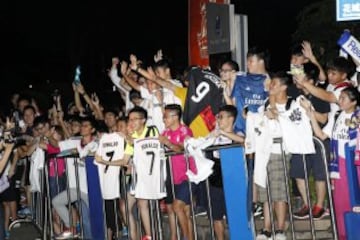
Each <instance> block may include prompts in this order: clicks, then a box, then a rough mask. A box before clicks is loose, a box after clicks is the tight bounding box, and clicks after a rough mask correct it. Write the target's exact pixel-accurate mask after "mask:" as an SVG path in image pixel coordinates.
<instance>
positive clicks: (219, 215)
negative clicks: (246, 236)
mask: <svg viewBox="0 0 360 240" xmlns="http://www.w3.org/2000/svg"><path fill="white" fill-rule="evenodd" d="M210 201H211V211H212V218H213V220H223V219H224V216H225V215H226V206H225V196H224V190H223V189H222V188H218V187H213V186H211V185H210Z"/></svg>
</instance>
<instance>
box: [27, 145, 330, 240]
mask: <svg viewBox="0 0 360 240" xmlns="http://www.w3.org/2000/svg"><path fill="white" fill-rule="evenodd" d="M276 141H278V143H281V144H282V142H281V139H277V140H276ZM314 141H315V144H318V145H319V146H320V150H321V155H322V157H323V161H324V163H325V164H326V165H327V158H326V150H325V147H324V144H323V143H322V141H321V140H319V139H318V138H314ZM228 149H243V146H242V145H241V144H227V145H217V146H211V147H208V148H206V149H204V150H203V151H215V150H216V151H222V150H224V151H225V150H228ZM179 154H185V159H186V161H187V165H188V169H189V153H188V152H187V151H182V152H172V151H167V152H165V157H166V158H170V157H172V156H175V155H179ZM237 154H238V155H234V156H232V157H233V158H234V159H236V160H237V161H238V162H237V164H243V165H244V167H245V168H244V169H245V170H244V172H243V173H241V174H243V175H244V176H242V177H243V179H245V181H243V182H241V184H242V185H246V184H247V185H248V184H252V182H251V181H249V180H248V179H247V167H246V160H245V155H244V152H243V151H239V152H237ZM230 155H231V153H230ZM224 156H227V155H226V154H225V153H224V154H221V157H224ZM60 158H63V159H65V162H66V163H67V164H65V166H66V167H65V170H66V171H65V172H66V179H67V181H66V182H67V183H66V189H65V192H66V194H65V197H66V198H67V201H66V205H68V208H67V214H66V215H67V217H68V221H67V222H69V225H70V231H72V232H73V233H74V235H73V236H72V237H78V238H81V239H86V238H85V233H84V221H83V212H82V211H83V210H84V207H85V208H86V207H87V208H89V204H90V205H91V203H89V202H91V199H84V196H83V195H84V194H83V193H82V192H81V191H80V179H79V178H80V177H79V163H81V164H84V163H83V160H81V159H80V158H79V157H78V155H77V154H72V155H65V156H62V155H57V154H52V155H48V156H47V158H46V159H47V161H46V163H48V162H49V160H50V159H53V160H54V161H55V162H57V161H58V159H60ZM87 160H88V161H92V162H93V161H94V159H93V157H90V158H89V159H87ZM222 161H223V159H222ZM231 161H233V159H231ZM302 161H303V163H304V171H305V183H306V184H305V186H306V192H307V199H308V202H309V203H310V202H311V199H310V188H309V178H308V176H307V174H306V173H307V171H306V167H307V166H306V161H305V157H303V159H302ZM69 162H72V164H73V166H74V174H75V181H76V182H75V187H72V186H70V181H69V175H71V174H72V173H70V172H69V169H68V166H69V164H68V163H69ZM167 163H168V164H169V165H170V166H169V167H170V171H169V173H170V176H169V177H170V181H171V191H172V193H173V196H174V198H176V196H175V190H174V184H173V175H172V171H171V169H172V166H171V161H167ZM232 163H234V162H232ZM283 164H284V167H285V168H284V169H285V172H284V174H285V176H286V178H285V179H286V182H285V184H286V189H287V198H288V203H289V204H288V211H289V221H290V229H291V234H292V238H293V239H296V236H295V232H296V229H295V227H294V220H293V216H292V215H293V214H292V207H291V199H290V192H289V175H288V172H287V167H286V166H287V163H286V161H285V157H284V155H283ZM229 165H230V164H229ZM326 165H325V166H326ZM55 166H56V167H55V174H56V186H57V187H58V192H60V191H59V190H60V189H59V176H58V169H57V166H58V164H55ZM84 167H85V166H84ZM85 169H86V167H85ZM325 169H326V182H327V190H328V191H327V192H328V201H329V210H330V216H331V222H332V232H333V236H334V239H337V229H336V221H335V214H334V209H333V201H332V192H331V184H330V180H329V173H328V171H327V168H325ZM39 175H40V182H41V186H42V189H41V191H40V192H35V193H33V194H32V196H33V201H32V203H33V206H32V209H33V216H32V222H33V223H34V224H35V225H36V226H37V228H38V229H39V231H42V236H43V239H50V238H54V237H55V235H56V234H55V233H54V222H53V221H54V220H53V216H52V215H53V214H52V213H53V210H52V205H53V202H52V201H51V196H50V191H51V189H50V185H49V172H48V167H45V168H44V169H43V170H41V174H39ZM120 176H121V179H120V189H119V191H120V196H121V197H122V199H123V200H124V201H123V204H124V206H122V205H121V204H120V203H119V200H118V199H116V200H114V202H113V204H114V209H115V227H116V230H115V233H113V234H115V236H116V237H117V238H119V237H120V232H121V231H120V225H121V224H120V223H121V221H123V224H125V225H126V226H127V228H128V239H131V238H130V234H131V232H132V230H133V229H131V228H132V226H131V224H130V221H131V219H130V214H132V213H134V212H133V209H130V208H129V207H130V206H129V201H130V200H129V198H128V197H129V195H128V192H127V189H128V183H127V181H126V180H127V175H126V173H125V169H124V168H122V169H121V174H120ZM223 177H224V175H223ZM225 177H228V176H225ZM246 181H247V182H246ZM225 185H226V184H225ZM205 186H206V197H207V203H208V209H207V210H208V218H209V229H210V237H211V239H215V233H214V232H215V231H214V227H213V224H214V220H213V218H212V210H211V209H212V208H211V204H212V203H211V197H210V193H209V182H208V179H206V181H205ZM94 187H95V186H88V189H89V191H92V190H93V189H92V188H94ZM227 187H228V186H224V188H227ZM230 187H231V186H230ZM245 187H247V186H245ZM188 188H189V191H190V193H192V192H193V189H192V184H191V183H190V182H189V184H188ZM63 194H64V193H63ZM242 194H243V196H248V194H247V192H246V190H244V192H243V193H242ZM74 195H75V197H73V196H74ZM229 196H230V195H229V194H225V198H226V197H228V198H229ZM234 196H235V197H234V198H237V197H238V195H234ZM86 197H87V196H85V198H86ZM228 198H227V199H225V201H226V203H227V204H228V203H229V199H228ZM86 200H87V201H86ZM268 200H269V202H271V193H270V189H269V188H268ZM244 201H249V199H245V200H244ZM86 202H88V203H87V204H88V205H87V206H86ZM74 203H77V204H76V205H75V204H74ZM84 203H85V206H83V204H84ZM190 204H191V205H190V207H191V218H192V224H193V234H194V239H197V238H198V237H197V227H198V225H197V218H196V217H195V199H194V198H193V195H192V194H191V195H190ZM230 204H231V202H230ZM118 205H120V207H117V206H118ZM131 205H133V203H132V204H131ZM231 206H234V205H232V204H231ZM122 208H124V209H125V216H121V211H122V210H121V209H122ZM235 208H236V207H235ZM235 208H227V214H226V215H227V222H228V226H229V230H230V233H229V235H230V237H231V239H236V236H237V235H236V234H238V233H237V232H236V230H235V229H237V228H239V226H238V223H235V222H234V221H233V219H231V218H228V215H229V216H230V215H231V214H232V212H234V210H235V212H236V211H237V209H235ZM242 210H243V211H242V212H241V213H242V214H243V215H242V216H240V217H241V218H243V219H246V220H245V222H246V224H245V225H246V226H245V228H244V229H246V230H248V232H249V236H252V237H253V238H255V227H254V222H253V221H254V220H253V216H252V211H247V210H246V209H242ZM75 211H77V212H78V220H79V225H78V229H72V227H74V222H73V221H74V220H76V218H75V217H74V215H76V214H75ZM135 211H136V210H135ZM102 212H103V216H101V217H103V220H102V221H103V223H104V224H103V225H104V227H103V228H104V229H103V230H104V231H103V233H104V238H108V233H107V231H106V229H107V228H109V226H107V225H106V219H105V218H106V217H105V216H106V210H105V203H104V202H103V209H102ZM130 212H131V213H130ZM247 212H249V213H250V214H251V215H250V216H247V215H248V214H247ZM310 214H311V213H310ZM135 215H136V214H135ZM138 215H139V213H138ZM270 215H271V216H272V217H273V213H272V210H271V211H270ZM92 217H93V216H92ZM248 218H249V219H251V220H250V222H249V221H248ZM150 219H151V229H152V231H151V232H152V239H159V240H161V239H164V228H163V224H164V221H163V219H164V216H163V213H162V212H161V209H160V207H159V201H157V200H150ZM272 219H273V218H272ZM63 221H64V219H62V222H63ZM176 221H177V219H176ZM90 222H91V221H90ZM90 222H86V224H90ZM310 222H311V235H312V239H316V233H315V224H314V221H313V218H312V215H310ZM273 223H274V221H272V231H273V233H274V232H275V228H274V224H273ZM235 224H236V225H235ZM60 225H61V226H60V230H64V229H65V227H64V223H61V224H60ZM136 225H137V226H136V228H137V230H138V233H137V235H138V236H141V235H142V234H141V233H142V226H141V221H140V218H139V216H137V217H136ZM176 226H177V228H176V235H177V238H178V239H180V231H179V228H178V224H177V222H176Z"/></svg>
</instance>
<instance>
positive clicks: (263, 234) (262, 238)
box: [256, 229, 271, 240]
mask: <svg viewBox="0 0 360 240" xmlns="http://www.w3.org/2000/svg"><path fill="white" fill-rule="evenodd" d="M268 239H271V232H269V231H267V230H265V229H261V231H260V233H259V234H258V235H256V240H268Z"/></svg>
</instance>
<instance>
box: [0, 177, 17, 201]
mask: <svg viewBox="0 0 360 240" xmlns="http://www.w3.org/2000/svg"><path fill="white" fill-rule="evenodd" d="M9 184H10V186H9V187H8V188H7V189H6V190H5V191H4V192H2V193H1V194H0V199H1V201H2V202H13V201H17V200H18V190H19V189H17V188H16V180H15V179H14V177H12V178H10V179H9Z"/></svg>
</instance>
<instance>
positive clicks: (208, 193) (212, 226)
mask: <svg viewBox="0 0 360 240" xmlns="http://www.w3.org/2000/svg"><path fill="white" fill-rule="evenodd" d="M205 184H206V197H207V201H208V208H209V216H210V219H209V220H210V234H211V239H215V231H214V219H213V214H212V203H211V197H210V186H209V179H208V178H207V179H206V180H205Z"/></svg>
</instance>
